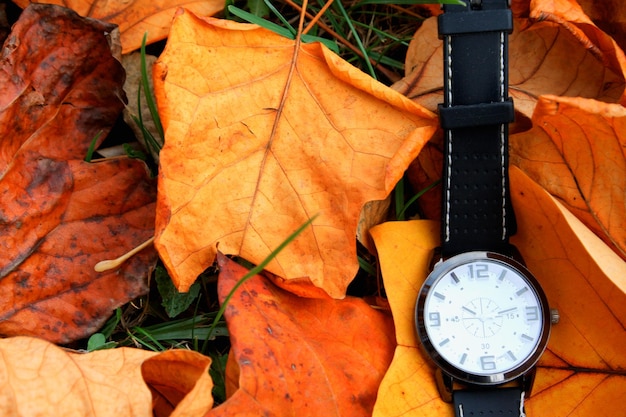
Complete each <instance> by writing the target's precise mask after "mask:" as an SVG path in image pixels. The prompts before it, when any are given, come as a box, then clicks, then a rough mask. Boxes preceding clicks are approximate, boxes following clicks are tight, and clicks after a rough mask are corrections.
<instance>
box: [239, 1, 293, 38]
mask: <svg viewBox="0 0 626 417" xmlns="http://www.w3.org/2000/svg"><path fill="white" fill-rule="evenodd" d="M228 11H229V12H230V13H232V14H234V15H235V16H237V17H238V18H240V19H243V20H245V21H246V22H249V23H254V24H255V25H259V26H261V27H263V28H265V29H267V30H271V31H272V32H274V33H277V34H279V35H280V36H283V37H285V38H288V39H293V38H294V36H295V35H294V34H293V33H292V32H290V31H289V30H288V29H285V28H284V27H282V26H279V25H277V24H276V23H273V22H270V21H269V20H265V19H263V18H262V17H259V16H256V15H253V14H252V13H250V12H246V11H245V10H241V9H240V8H238V7H236V6H228Z"/></svg>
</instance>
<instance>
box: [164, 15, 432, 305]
mask: <svg viewBox="0 0 626 417" xmlns="http://www.w3.org/2000/svg"><path fill="white" fill-rule="evenodd" d="M294 54H295V55H294ZM154 77H155V93H156V96H157V101H158V105H159V112H160V114H161V117H162V121H163V125H164V128H165V129H166V133H165V135H166V140H165V147H164V148H163V150H162V152H161V157H160V158H161V169H160V171H159V200H158V203H157V232H156V240H155V245H156V247H157V249H158V251H159V254H160V255H161V258H162V259H163V261H164V263H165V265H166V266H167V268H168V271H169V272H170V275H171V276H172V278H173V280H174V282H175V284H176V285H177V286H178V288H179V289H181V290H185V289H186V288H188V287H189V285H191V283H192V282H193V281H194V280H195V279H196V277H197V276H198V274H199V273H200V272H202V271H203V270H204V269H205V268H207V267H208V266H209V265H211V263H212V262H213V260H214V258H215V254H216V245H217V244H218V243H219V248H220V250H221V251H222V252H224V253H227V254H237V255H240V256H242V257H243V258H245V259H248V260H249V261H251V262H252V263H256V264H259V263H260V262H261V261H262V260H263V259H264V258H265V257H266V256H267V255H269V253H270V252H271V251H272V250H273V249H275V248H276V247H278V245H279V244H280V243H281V242H282V241H283V240H284V239H285V238H286V237H287V236H289V235H290V234H291V232H292V231H293V230H295V229H296V228H297V227H298V226H299V225H301V224H303V223H304V222H305V221H306V220H308V219H309V218H311V217H312V216H314V215H316V214H319V216H318V217H317V218H316V219H315V221H314V223H313V226H312V227H311V228H309V229H308V230H306V231H305V232H304V233H302V234H301V235H300V236H298V238H297V239H295V240H294V241H293V242H291V243H290V244H289V246H287V248H286V249H285V250H284V251H282V252H281V253H280V254H279V255H278V256H277V257H276V258H275V259H274V260H273V261H272V263H271V264H270V265H269V266H268V270H269V271H270V272H272V273H274V274H276V275H279V276H281V277H283V278H288V279H295V278H306V279H307V280H310V282H312V283H313V285H315V286H316V287H319V288H323V289H324V290H325V291H326V292H327V293H328V294H330V295H331V296H333V297H343V296H344V295H345V289H346V287H347V285H348V283H349V282H350V281H351V280H352V278H353V277H354V275H355V273H356V271H357V269H358V263H357V258H356V246H355V243H354V237H355V234H356V228H357V220H358V217H359V212H360V211H361V207H362V206H363V205H364V204H365V202H367V201H370V200H381V199H384V198H385V197H386V196H387V194H388V193H389V192H390V191H391V190H392V188H393V186H394V184H395V183H396V182H397V181H398V180H399V179H400V178H401V176H402V174H403V173H404V171H405V169H406V167H407V166H408V164H409V162H410V161H411V160H412V159H413V158H414V157H415V156H416V155H417V153H418V152H419V150H420V149H421V147H422V145H423V144H424V143H425V141H426V140H427V139H428V138H429V137H430V135H431V134H432V132H433V131H434V129H435V128H434V115H433V114H432V113H430V112H428V111H426V110H424V109H423V108H422V107H420V106H418V105H416V104H415V103H413V102H411V101H410V100H407V99H406V98H405V97H403V96H402V95H400V94H398V93H396V92H395V91H393V90H391V89H389V88H387V87H385V86H384V85H382V84H380V83H377V82H376V81H374V80H372V79H371V78H370V77H368V76H367V75H365V74H363V73H362V72H360V71H359V70H357V69H355V68H354V67H352V66H351V65H349V64H347V63H346V62H344V61H342V60H340V59H339V58H338V57H337V56H336V55H334V54H333V53H331V52H330V51H328V50H327V49H326V48H325V47H323V46H322V45H321V44H318V43H316V44H302V45H300V44H298V43H296V42H295V41H293V40H290V39H287V38H283V37H280V36H278V35H276V34H274V33H272V32H269V31H268V30H265V29H262V28H259V27H257V26H254V25H244V24H238V23H234V22H228V21H221V20H216V19H210V18H207V19H203V18H199V17H196V16H195V15H193V14H192V13H189V12H181V13H180V14H179V15H178V16H177V17H176V20H175V21H174V23H173V26H172V30H171V32H170V36H169V39H168V43H167V46H166V48H165V51H164V53H163V54H162V55H161V57H160V58H159V60H158V61H157V64H156V67H155V75H154ZM303 281H304V280H303Z"/></svg>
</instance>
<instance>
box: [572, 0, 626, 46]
mask: <svg viewBox="0 0 626 417" xmlns="http://www.w3.org/2000/svg"><path fill="white" fill-rule="evenodd" d="M578 3H580V6H581V7H582V8H583V10H584V11H585V13H586V14H587V16H589V17H590V18H591V20H593V22H594V23H595V24H596V25H598V27H600V29H602V30H603V31H604V32H606V33H607V35H609V36H610V37H612V38H613V39H614V40H615V42H617V44H618V45H619V46H620V47H621V48H622V50H624V49H626V3H624V2H623V1H621V0H604V1H601V2H599V1H593V0H578Z"/></svg>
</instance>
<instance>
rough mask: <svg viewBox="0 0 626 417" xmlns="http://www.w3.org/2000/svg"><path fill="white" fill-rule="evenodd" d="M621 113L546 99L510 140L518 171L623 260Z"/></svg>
mask: <svg viewBox="0 0 626 417" xmlns="http://www.w3.org/2000/svg"><path fill="white" fill-rule="evenodd" d="M625 149H626V108H624V107H622V106H620V105H618V104H606V103H603V102H599V101H595V100H589V99H581V98H563V97H554V96H545V97H542V98H540V100H539V102H538V104H537V108H536V110H535V114H534V115H533V128H532V129H531V130H529V131H526V132H523V133H519V134H516V135H513V136H512V138H511V162H512V163H514V164H515V165H517V166H519V167H520V168H521V169H522V170H524V172H526V173H527V174H528V175H529V176H530V177H531V178H532V179H533V180H535V181H536V182H537V183H538V184H540V185H541V186H542V187H543V188H545V189H546V190H547V191H548V192H549V193H550V194H552V195H553V196H555V197H557V198H558V199H559V200H560V201H562V202H563V203H564V204H565V205H566V207H567V208H568V209H569V210H570V211H572V213H574V214H575V215H576V216H577V217H578V218H579V219H580V220H582V221H583V223H585V224H586V225H587V226H588V227H589V228H590V229H591V230H593V231H594V232H595V233H596V234H597V235H598V236H600V237H601V238H602V239H603V240H604V241H605V242H606V243H607V244H609V245H610V246H611V247H612V248H613V250H615V252H617V253H618V254H619V255H620V256H621V257H622V258H624V259H626V153H625V152H624V150H625Z"/></svg>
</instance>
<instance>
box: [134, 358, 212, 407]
mask: <svg viewBox="0 0 626 417" xmlns="http://www.w3.org/2000/svg"><path fill="white" fill-rule="evenodd" d="M210 366H211V359H210V358H208V357H206V356H204V355H201V354H199V353H197V352H193V351H190V350H182V349H177V350H168V351H165V352H162V353H160V354H159V355H156V356H152V357H150V358H149V359H147V360H146V361H145V362H143V363H142V364H141V374H142V376H143V379H144V380H145V382H146V384H148V387H149V388H150V391H151V393H152V404H153V409H154V410H153V411H154V416H155V417H199V416H201V415H203V414H204V413H206V412H207V411H209V410H210V409H211V408H212V407H213V396H212V395H211V390H212V389H213V381H212V380H211V376H210V375H209V367H210Z"/></svg>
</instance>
